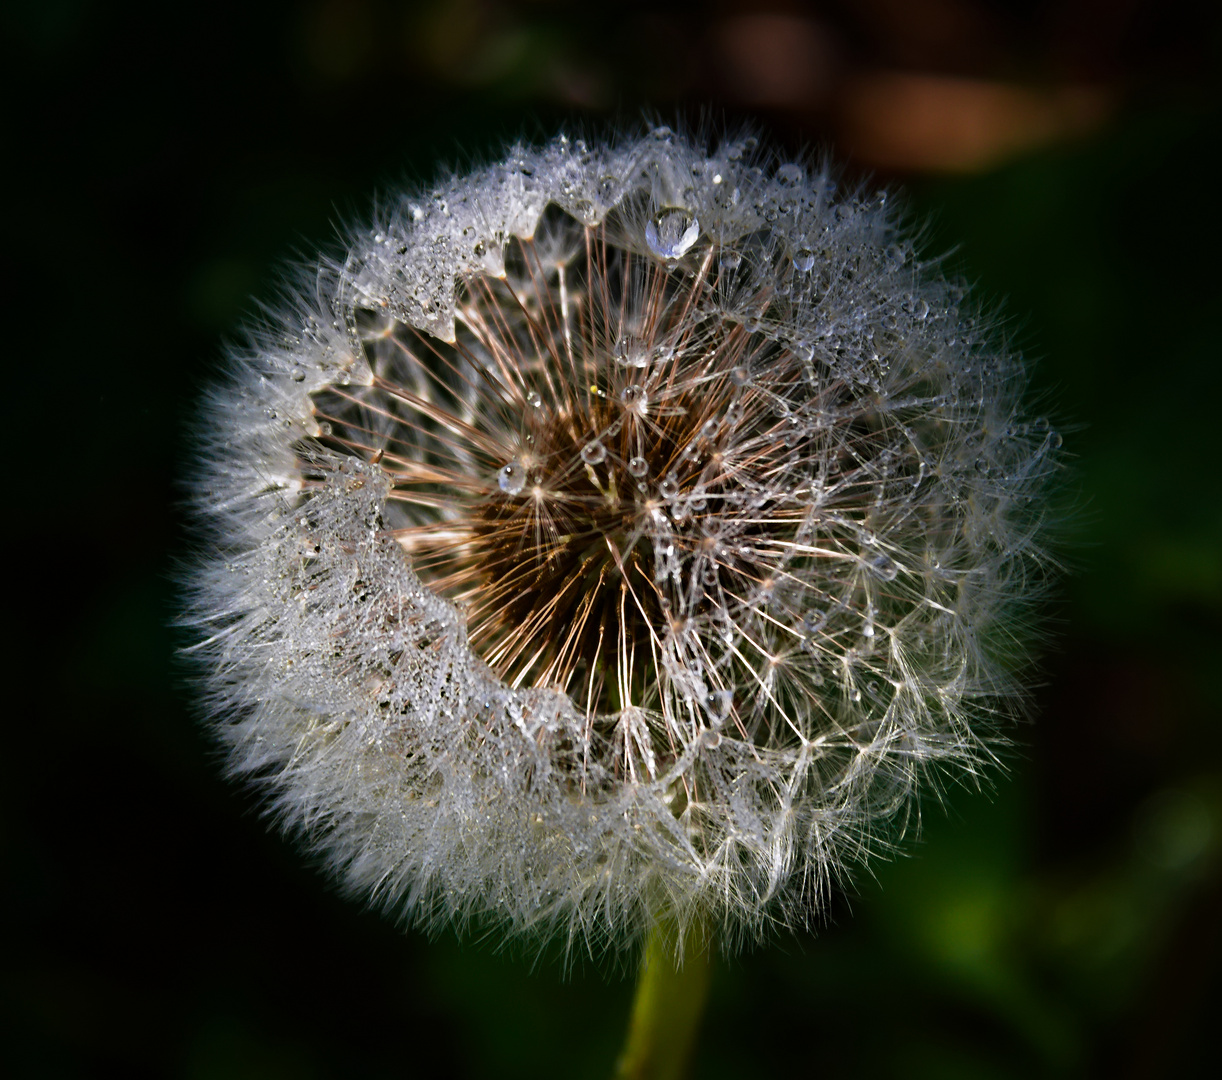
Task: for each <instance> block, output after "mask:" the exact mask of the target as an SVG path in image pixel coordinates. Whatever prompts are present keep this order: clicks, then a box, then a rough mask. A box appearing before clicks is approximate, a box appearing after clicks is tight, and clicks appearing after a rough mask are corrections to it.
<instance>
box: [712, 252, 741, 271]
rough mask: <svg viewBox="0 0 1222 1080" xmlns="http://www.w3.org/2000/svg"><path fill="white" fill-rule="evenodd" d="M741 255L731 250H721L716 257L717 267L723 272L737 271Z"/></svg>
mask: <svg viewBox="0 0 1222 1080" xmlns="http://www.w3.org/2000/svg"><path fill="white" fill-rule="evenodd" d="M742 261H743V257H742V255H741V254H740V253H739V252H737V251H734V250H733V249H731V248H722V249H721V254H720V255H718V257H717V265H718V266H720V267H721V268H722V269H723V270H737V269H738V268H739V266H741V265H742Z"/></svg>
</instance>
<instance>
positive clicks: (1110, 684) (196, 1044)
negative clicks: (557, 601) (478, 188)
mask: <svg viewBox="0 0 1222 1080" xmlns="http://www.w3.org/2000/svg"><path fill="white" fill-rule="evenodd" d="M1212 7H1213V5H1211V4H1209V3H1205V2H1201V3H1195V4H1194V3H1190V2H1187V0H1164V2H1161V3H1160V2H1158V0H1066V2H1063V3H1051V2H1019V0H1010V2H1007V0H855V2H850V0H841V2H835V0H828V2H826V3H822V4H814V5H803V4H800V3H796V2H794V3H785V2H781V0H777V2H767V0H763V2H759V3H747V2H734V0H725V2H722V3H717V4H710V5H707V6H705V7H703V8H699V9H692V8H687V7H679V6H675V5H672V4H667V3H662V4H655V5H651V6H650V8H649V9H648V10H646V9H644V8H640V7H637V6H635V5H632V6H630V5H620V6H616V5H607V4H599V5H594V4H578V3H576V2H569V3H560V2H548V0H535V2H533V3H517V4H512V3H507V2H494V0H437V2H432V3H422V4H408V5H400V4H392V3H388V2H378V0H349V2H341V0H321V2H319V0H316V2H312V3H294V4H286V3H279V2H264V3H235V2H232V0H212V2H209V3H207V4H199V3H193V2H183V3H180V4H173V5H171V4H164V3H162V4H138V3H128V4H121V3H100V2H90V0H38V2H37V3H35V2H33V0H25V2H23V3H16V4H13V5H8V6H6V10H5V14H4V15H3V17H2V18H3V20H4V24H5V32H4V38H5V40H6V42H7V47H6V49H5V55H6V62H5V63H6V69H7V74H8V75H9V76H10V79H11V80H12V88H11V89H10V90H9V92H8V93H7V95H6V104H5V113H6V118H5V120H4V125H5V129H6V132H7V135H6V138H5V147H6V150H7V154H6V158H7V160H8V162H9V164H8V166H7V167H6V173H7V177H8V179H9V181H10V182H12V181H14V180H16V181H19V182H21V193H20V194H19V195H18V196H10V200H9V201H8V203H7V206H6V215H5V226H6V232H7V233H8V235H9V237H10V239H9V241H8V245H7V251H6V254H7V258H6V262H7V263H8V264H9V265H10V268H11V269H10V274H11V275H12V276H10V286H9V289H8V290H7V292H8V296H9V298H10V299H11V300H15V301H16V310H15V311H13V312H12V313H11V314H10V317H9V326H10V327H11V328H13V329H15V330H16V336H15V338H13V339H11V340H10V346H9V350H8V354H7V355H8V365H9V367H8V370H9V371H10V372H11V373H12V374H13V375H14V386H13V390H14V397H13V399H10V404H9V407H8V408H9V412H10V415H15V417H16V426H15V438H14V440H13V444H12V449H13V450H14V456H13V458H12V459H11V462H10V467H9V470H8V472H7V473H6V477H5V484H6V487H7V488H8V490H9V491H11V492H14V493H15V494H16V499H15V502H16V503H17V506H16V512H15V513H13V512H10V513H9V514H7V515H6V520H7V521H8V525H7V526H6V532H7V533H8V545H7V546H8V549H9V550H10V553H11V554H10V557H11V558H12V560H13V561H12V562H11V563H9V571H8V585H9V593H10V606H9V608H8V610H9V611H10V615H9V631H8V635H7V636H8V637H9V639H10V643H11V644H10V655H11V656H12V657H13V659H14V661H15V663H13V665H12V668H11V670H10V675H9V678H10V688H11V690H12V691H13V692H12V693H11V694H10V705H9V707H8V708H7V709H6V718H5V721H4V727H5V737H4V740H3V746H4V757H3V761H4V773H5V779H4V784H3V798H4V807H5V808H4V811H3V814H2V815H0V842H2V843H3V849H4V854H3V861H4V866H5V870H6V872H7V875H8V879H9V880H8V883H7V884H6V885H5V887H4V889H5V895H6V897H7V899H8V901H9V911H10V914H9V916H8V923H7V935H6V937H7V944H6V949H5V952H6V960H5V964H4V969H3V975H2V977H0V979H2V981H0V994H2V995H3V996H2V998H0V1002H2V1005H0V1011H2V1013H3V1016H4V1017H5V1019H6V1020H7V1021H8V1024H9V1026H10V1032H9V1034H8V1035H6V1036H5V1037H4V1039H3V1042H2V1044H0V1045H2V1047H3V1049H0V1058H3V1059H4V1071H5V1072H6V1074H7V1075H9V1076H13V1077H94V1076H103V1075H122V1076H125V1077H145V1076H147V1077H160V1076H167V1077H186V1078H192V1080H210V1078H226V1080H232V1078H238V1080H242V1078H260V1080H262V1078H279V1077H285V1078H318V1080H322V1078H330V1077H337V1078H348V1077H399V1076H414V1075H439V1076H458V1077H488V1076H497V1077H532V1078H533V1077H553V1076H555V1077H603V1076H607V1075H608V1074H609V1070H610V1067H611V1064H612V1061H613V1059H614V1055H615V1052H616V1050H617V1047H618V1044H619V1040H620V1037H621V1033H622V1030H623V1027H624V1021H625V1019H626V1015H627V1009H628V1002H629V997H630V994H631V989H632V980H631V974H630V973H629V974H628V976H627V977H626V976H625V974H624V971H623V970H622V969H621V970H618V971H617V970H616V969H614V968H613V967H608V966H607V965H605V964H604V965H599V964H591V963H585V964H584V965H579V966H578V967H577V969H576V970H575V971H573V972H572V973H571V974H569V975H567V976H566V975H564V973H563V972H562V970H561V968H560V966H559V965H558V964H556V963H555V962H554V961H551V960H544V961H541V962H539V963H532V959H531V957H529V956H527V957H523V956H521V955H520V954H518V953H513V952H510V953H506V952H504V951H503V950H500V949H498V942H497V941H496V940H495V938H494V937H489V938H486V939H484V940H465V941H462V942H460V941H458V939H456V938H455V937H454V936H453V935H452V934H445V935H442V936H441V937H439V938H438V939H436V940H433V941H429V940H426V939H425V938H424V937H422V936H421V935H419V934H418V933H415V932H412V931H409V932H404V931H402V930H401V929H399V928H396V927H395V926H393V925H391V924H390V923H389V922H387V921H385V920H383V919H381V918H378V917H376V916H374V915H372V914H370V913H367V912H364V911H362V910H361V909H360V908H359V907H358V906H356V905H354V904H351V903H349V902H347V901H345V900H343V899H341V898H340V897H338V896H337V895H336V893H335V891H334V889H333V888H332V886H331V885H329V884H328V882H327V881H326V880H325V879H324V878H323V877H322V876H320V875H319V874H318V873H317V872H315V871H314V870H313V869H311V868H310V866H309V865H308V864H307V863H306V861H305V860H304V859H303V857H302V856H301V855H300V854H299V853H298V852H297V851H296V850H295V849H294V847H293V846H292V844H291V843H289V842H286V841H284V840H283V839H281V838H279V837H277V836H275V835H271V834H268V833H267V831H266V830H265V828H264V824H263V822H262V821H261V820H260V818H259V816H258V808H257V805H256V803H255V802H254V800H253V799H252V798H251V797H250V796H249V795H248V794H247V793H246V792H244V791H242V790H240V789H238V788H236V787H234V786H233V785H231V784H229V783H228V782H226V781H224V780H223V779H222V778H221V777H220V768H219V762H218V759H217V754H216V752H215V749H214V748H213V746H212V745H211V744H210V742H209V740H208V738H207V737H206V735H205V734H204V733H203V731H202V730H201V728H200V726H199V725H198V723H197V721H196V719H195V718H194V716H193V713H192V709H191V691H190V688H189V686H187V685H185V683H184V673H183V670H182V669H181V667H180V666H178V665H176V662H175V659H174V647H175V640H174V635H173V634H172V633H171V632H170V631H169V630H168V629H167V625H168V623H169V622H170V620H171V619H172V618H173V615H174V608H175V599H174V586H173V584H172V568H173V562H172V560H173V557H174V554H175V552H178V553H181V552H183V551H184V550H185V546H186V537H185V531H184V530H185V526H184V523H183V521H182V518H181V516H180V514H179V511H178V508H177V506H176V502H177V501H178V500H179V499H180V498H181V497H182V495H183V492H182V490H181V489H180V488H178V487H176V481H175V478H176V476H177V475H179V474H180V470H181V465H182V462H183V461H184V459H185V458H186V456H187V455H189V453H190V447H189V444H188V443H187V441H186V439H185V437H184V435H183V429H184V425H185V424H186V423H187V422H188V421H189V420H190V419H191V417H192V416H193V414H194V412H195V409H196V403H197V400H198V395H199V393H200V389H201V387H202V386H204V385H206V383H207V381H208V379H209V378H210V377H211V376H212V374H213V373H214V372H215V371H216V369H217V362H218V359H219V356H220V354H221V351H222V343H223V341H224V339H225V338H226V336H227V335H230V336H232V335H234V333H235V328H236V327H238V326H239V325H240V323H241V322H242V320H243V319H244V318H246V317H248V316H249V315H251V313H252V312H253V311H255V306H254V305H255V302H256V300H258V299H262V300H265V301H266V300H273V299H274V297H275V294H276V283H277V280H278V273H279V268H280V267H282V266H283V264H284V260H285V259H286V258H287V257H289V256H291V255H292V254H293V253H294V252H296V253H299V254H303V255H307V256H308V255H310V254H311V253H313V252H316V251H317V250H318V248H319V247H320V246H327V245H334V243H335V236H336V223H337V222H340V221H345V220H351V219H353V218H354V217H359V216H360V214H361V213H363V212H364V211H365V210H366V209H367V208H368V206H369V205H370V200H371V197H372V196H373V194H374V193H375V192H377V191H383V192H385V191H390V190H393V189H394V188H395V187H397V186H398V185H399V184H400V183H401V182H403V181H404V180H405V179H408V180H410V179H413V178H414V179H416V180H428V179H429V178H431V177H433V176H435V175H436V174H437V171H438V169H439V168H440V167H441V166H442V165H444V164H446V163H448V164H451V165H454V166H456V167H459V168H461V167H463V166H464V165H465V164H466V163H467V162H469V161H471V160H472V159H479V158H481V157H486V156H489V155H495V154H497V153H498V152H499V151H500V149H501V147H502V146H503V145H504V143H505V141H506V140H509V139H513V138H516V137H525V138H527V139H542V138H545V137H547V136H549V135H551V134H553V133H555V131H556V130H557V129H558V128H559V127H560V126H561V125H562V124H578V123H579V124H582V125H585V126H586V127H587V128H589V129H592V130H594V131H598V130H600V129H601V128H602V127H603V126H604V125H605V124H607V123H610V122H615V121H620V122H625V123H630V124H634V123H639V121H640V118H641V116H642V112H641V110H642V108H643V107H645V106H650V107H652V108H653V109H656V110H657V113H658V115H659V116H660V117H661V118H662V119H664V120H666V121H667V122H671V123H673V122H674V118H675V117H676V116H677V115H681V116H685V117H687V118H688V119H689V120H699V118H700V112H699V109H700V107H701V106H702V105H705V104H707V106H708V114H709V115H710V116H711V117H712V118H713V120H714V122H715V123H727V124H730V125H733V124H735V123H737V122H738V121H740V120H742V119H744V118H748V117H753V118H756V119H757V120H758V121H759V123H760V125H761V126H762V128H763V129H764V130H765V131H766V132H769V133H770V134H771V137H772V138H773V140H774V141H775V142H776V143H777V144H778V145H779V146H780V147H781V148H783V149H786V150H788V151H790V152H796V151H797V150H799V149H800V148H801V147H803V146H811V145H814V146H823V147H828V148H830V149H832V150H833V151H834V153H835V154H836V156H838V157H839V158H840V159H842V160H844V161H845V162H846V163H847V168H848V170H849V175H850V176H851V177H863V176H871V177H873V178H874V179H875V180H876V181H877V182H880V183H885V184H887V185H890V186H893V187H902V189H903V190H904V191H905V192H906V196H905V197H906V199H907V201H908V204H909V206H910V208H911V211H912V214H913V215H914V218H915V220H917V221H920V222H924V223H925V224H926V226H927V228H926V234H925V240H924V245H925V250H926V251H927V252H931V253H936V252H950V253H951V254H950V255H949V264H950V266H951V267H952V268H953V269H954V270H955V271H956V272H957V273H960V274H962V275H963V276H964V277H966V278H967V279H969V280H971V281H972V282H974V283H975V285H976V287H977V289H978V295H980V296H982V297H985V298H987V300H988V301H989V302H990V303H993V304H997V305H1002V307H1001V310H1002V311H1003V312H1004V313H1005V327H1006V333H1007V334H1008V335H1009V337H1010V338H1011V339H1012V340H1013V341H1014V342H1015V343H1017V345H1018V346H1019V347H1021V348H1022V349H1023V350H1024V351H1025V352H1026V353H1027V354H1028V355H1029V356H1031V357H1032V358H1034V359H1035V360H1036V361H1037V366H1036V368H1035V372H1034V390H1035V393H1036V394H1037V395H1042V398H1041V404H1040V405H1039V406H1038V408H1039V409H1040V410H1041V411H1045V412H1048V413H1049V414H1050V415H1051V416H1053V418H1054V419H1055V420H1056V421H1057V422H1058V424H1059V425H1061V426H1062V427H1063V430H1065V432H1066V444H1065V445H1066V449H1067V452H1068V454H1069V458H1070V462H1071V465H1072V472H1071V474H1070V476H1069V478H1068V484H1067V492H1066V499H1067V500H1069V501H1072V502H1073V503H1074V504H1075V510H1074V511H1073V514H1072V516H1071V517H1070V518H1068V519H1067V522H1066V524H1065V526H1064V529H1063V530H1062V531H1063V535H1064V539H1065V547H1064V551H1065V555H1066V558H1067V559H1068V561H1069V563H1070V564H1071V565H1072V568H1073V569H1072V574H1071V575H1070V576H1069V577H1068V578H1067V579H1066V581H1065V583H1064V588H1063V591H1062V594H1061V599H1060V600H1059V602H1057V603H1056V604H1054V605H1053V606H1052V610H1051V612H1050V614H1051V616H1052V618H1053V620H1054V621H1053V623H1052V629H1053V635H1054V636H1053V637H1052V639H1051V643H1050V646H1049V648H1048V650H1047V654H1046V656H1045V658H1044V663H1043V668H1042V677H1041V682H1040V685H1039V687H1038V689H1037V692H1036V695H1035V708H1034V710H1033V720H1032V722H1031V723H1030V724H1028V725H1025V726H1023V727H1022V728H1021V729H1020V730H1018V731H1017V732H1016V740H1017V743H1018V747H1017V749H1016V751H1015V752H1014V753H1013V754H1012V755H1011V756H1010V761H1009V773H1010V774H1009V776H1008V777H1005V778H1001V777H998V778H997V780H998V782H997V785H996V787H995V790H993V791H992V792H990V793H988V794H986V795H977V794H972V793H969V792H967V791H958V792H953V793H952V794H951V796H950V799H949V804H948V807H947V808H946V809H945V810H944V809H942V808H940V807H939V806H937V805H936V804H934V805H930V806H927V807H926V808H925V814H924V821H925V824H924V834H923V838H922V839H921V841H920V842H919V843H914V844H910V845H909V848H908V851H909V857H905V858H902V859H900V860H898V861H896V862H894V863H889V864H881V865H877V866H876V867H875V868H874V876H869V875H862V876H861V877H860V878H859V881H858V883H857V888H856V890H855V891H854V893H853V894H852V895H851V896H844V897H839V898H838V899H837V900H836V902H835V904H834V905H833V909H832V912H831V915H830V920H829V922H828V924H827V925H826V926H825V927H823V928H822V929H821V930H820V931H819V932H817V933H811V934H799V935H788V934H785V935H779V936H778V937H777V938H776V940H774V941H772V942H769V943H767V944H765V945H763V946H761V947H759V948H757V949H755V950H753V951H749V952H747V953H745V954H743V955H740V956H737V957H734V958H731V959H722V960H720V961H719V964H718V967H717V969H716V973H715V977H714V983H713V988H712V995H711V1001H710V1005H709V1009H708V1013H707V1016H706V1019H705V1024H704V1028H703V1034H702V1037H701V1042H700V1047H699V1050H698V1054H697V1058H696V1062H695V1067H694V1075H695V1076H697V1077H711V1078H716V1077H723V1076H724V1077H736V1078H746V1077H771V1076H779V1075H787V1076H807V1075H811V1076H815V1075H817V1076H823V1077H841V1076H853V1077H868V1076H881V1077H889V1076H899V1075H904V1076H907V1077H921V1076H929V1077H959V1076H962V1077H1008V1076H1015V1077H1030V1076H1106V1077H1109V1078H1110V1077H1149V1076H1161V1075H1183V1076H1196V1075H1203V1074H1204V1073H1205V1072H1206V1069H1207V1066H1206V1062H1207V1061H1208V1060H1214V1059H1215V1058H1216V1054H1214V1053H1212V1052H1211V1051H1212V1050H1213V1047H1214V1045H1215V1044H1216V1031H1211V1028H1210V1025H1211V1024H1214V1023H1216V1013H1212V1014H1207V1012H1206V1008H1205V1003H1206V1001H1207V1000H1209V998H1210V996H1211V995H1216V994H1217V992H1218V991H1219V989H1220V988H1219V963H1218V937H1217V925H1218V917H1219V911H1222V896H1220V891H1222V890H1220V888H1219V882H1220V870H1222V730H1220V722H1219V717H1220V713H1222V678H1220V677H1219V676H1220V675H1222V484H1220V481H1219V475H1220V472H1222V464H1220V452H1219V448H1220V445H1222V440H1220V438H1219V435H1220V433H1222V419H1220V418H1219V417H1220V411H1222V393H1220V391H1222V379H1220V377H1219V370H1220V367H1222V348H1220V342H1222V332H1220V310H1222V309H1220V308H1219V295H1220V294H1222V289H1220V285H1222V273H1220V267H1222V235H1220V234H1222V229H1220V228H1219V219H1220V212H1219V194H1218V193H1219V188H1220V184H1219V164H1220V163H1219V153H1218V149H1219V136H1220V134H1222V126H1220V125H1219V96H1218V93H1217V90H1218V85H1217V70H1218V67H1219V60H1220V58H1222V49H1220V42H1219V26H1218V21H1217V19H1216V17H1215V16H1214V15H1213V14H1212V13H1211V11H1212ZM693 110H694V111H693ZM14 284H16V286H17V287H16V289H14V288H13V286H14ZM252 298H254V299H252ZM17 391H20V393H18V392H17ZM10 430H11V431H13V430H14V429H13V428H11V429H10ZM10 505H12V504H10ZM23 590H24V598H22V599H14V598H15V597H17V596H18V595H19V594H20V592H21V591H23ZM13 644H15V645H17V650H16V651H15V652H14V651H13V650H12V645H13ZM19 688H23V690H24V692H21V690H19ZM1213 1000H1214V1002H1215V1003H1216V1001H1217V1000H1218V998H1217V997H1214V998H1213Z"/></svg>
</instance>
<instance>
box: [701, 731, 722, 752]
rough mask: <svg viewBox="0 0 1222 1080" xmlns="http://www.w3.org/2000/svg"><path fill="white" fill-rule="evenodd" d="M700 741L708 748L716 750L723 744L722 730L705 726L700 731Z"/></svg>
mask: <svg viewBox="0 0 1222 1080" xmlns="http://www.w3.org/2000/svg"><path fill="white" fill-rule="evenodd" d="M700 743H701V745H702V746H703V747H704V748H705V749H706V750H716V749H717V748H718V747H719V746H720V745H721V732H720V731H712V730H710V729H709V728H705V730H704V731H702V732H701V733H700Z"/></svg>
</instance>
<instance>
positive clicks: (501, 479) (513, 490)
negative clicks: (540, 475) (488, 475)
mask: <svg viewBox="0 0 1222 1080" xmlns="http://www.w3.org/2000/svg"><path fill="white" fill-rule="evenodd" d="M496 482H497V485H498V486H499V487H500V489H501V490H502V491H503V492H505V494H506V495H517V494H518V493H519V492H520V491H521V490H522V488H524V487H525V486H526V470H525V469H524V468H522V466H521V465H519V464H518V463H517V462H516V461H511V462H510V463H509V464H508V465H506V466H504V467H503V468H502V469H501V471H500V472H499V473H497V474H496Z"/></svg>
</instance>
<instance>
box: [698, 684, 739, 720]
mask: <svg viewBox="0 0 1222 1080" xmlns="http://www.w3.org/2000/svg"><path fill="white" fill-rule="evenodd" d="M733 705H734V691H733V690H714V691H713V692H712V693H711V694H709V696H708V697H707V698H706V699H705V703H704V707H705V710H706V711H707V712H708V714H709V717H710V718H711V719H712V721H713V723H714V724H717V725H720V724H721V722H722V721H723V720H725V718H726V717H727V716H729V715H730V709H731V708H732V707H733Z"/></svg>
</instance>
